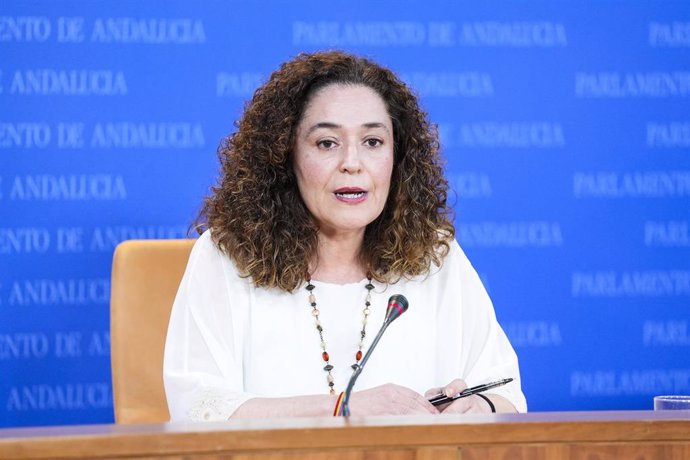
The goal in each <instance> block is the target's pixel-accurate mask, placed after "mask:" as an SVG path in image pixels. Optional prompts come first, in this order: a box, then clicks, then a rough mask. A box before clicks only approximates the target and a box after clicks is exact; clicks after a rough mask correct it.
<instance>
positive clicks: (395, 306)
mask: <svg viewBox="0 0 690 460" xmlns="http://www.w3.org/2000/svg"><path fill="white" fill-rule="evenodd" d="M407 307H409V303H408V302H407V299H406V298H405V296H404V295H402V294H394V295H392V296H391V297H390V299H388V308H387V309H386V318H385V319H384V320H383V324H382V325H381V329H380V330H379V333H378V334H376V337H375V338H374V341H373V342H371V346H370V347H369V349H368V350H367V352H366V354H365V355H364V358H362V361H361V362H360V364H359V366H357V367H356V368H355V371H354V372H353V373H352V377H350V381H349V382H348V383H347V388H346V389H345V395H343V404H342V409H341V411H342V414H343V415H344V416H345V417H349V416H350V405H349V403H350V394H352V388H354V386H355V382H356V381H357V378H358V377H359V374H361V373H362V369H364V365H365V364H366V363H367V360H368V359H369V356H371V352H372V351H374V348H376V344H377V343H379V340H380V339H381V336H382V335H383V332H384V331H385V330H386V328H388V326H389V325H390V323H392V322H393V321H394V320H396V319H397V318H398V317H399V316H400V315H402V314H403V313H405V311H407Z"/></svg>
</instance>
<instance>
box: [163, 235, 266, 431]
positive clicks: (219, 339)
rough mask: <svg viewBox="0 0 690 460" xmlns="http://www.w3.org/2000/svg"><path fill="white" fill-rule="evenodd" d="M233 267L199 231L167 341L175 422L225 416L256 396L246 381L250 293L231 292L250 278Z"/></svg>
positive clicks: (168, 392)
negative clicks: (246, 322)
mask: <svg viewBox="0 0 690 460" xmlns="http://www.w3.org/2000/svg"><path fill="white" fill-rule="evenodd" d="M231 267H232V264H231V263H230V261H229V260H228V259H227V257H226V256H225V255H223V254H222V253H221V252H220V251H219V250H218V248H217V247H216V246H215V244H214V243H213V241H212V240H211V238H210V233H209V232H208V231H207V232H205V233H204V234H203V235H201V237H200V238H199V240H198V241H197V242H196V243H195V245H194V248H193V249H192V253H191V255H190V258H189V262H188V264H187V268H186V270H185V273H184V276H183V278H182V282H181V283H180V287H179V289H178V292H177V296H176V297H175V302H174V304H173V308H172V313H171V316H170V324H169V326H168V335H167V340H166V343H165V357H164V363H163V380H164V384H165V393H166V398H167V401H168V408H169V410H170V416H171V420H193V421H207V420H208V421H215V420H227V419H228V418H229V417H230V416H231V415H232V414H233V413H234V412H235V410H236V409H237V408H238V407H239V406H240V405H242V404H243V403H244V402H245V401H246V400H247V399H250V398H252V397H253V395H251V394H249V393H246V392H245V391H244V384H243V381H244V378H243V366H242V362H243V359H242V356H243V346H242V343H243V339H244V338H243V330H244V327H243V326H244V323H245V320H246V308H247V305H246V302H247V296H246V295H244V296H242V295H237V294H238V293H237V292H234V291H233V289H235V291H238V290H239V291H241V289H238V287H239V288H244V285H246V280H245V279H243V278H240V277H239V276H237V273H236V272H234V270H232V269H231ZM233 275H234V276H233ZM228 278H234V279H228ZM240 294H241V292H240ZM231 299H232V301H231ZM243 299H244V300H243Z"/></svg>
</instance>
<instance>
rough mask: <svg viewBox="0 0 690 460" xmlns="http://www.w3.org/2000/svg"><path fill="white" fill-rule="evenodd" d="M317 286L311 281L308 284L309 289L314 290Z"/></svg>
mask: <svg viewBox="0 0 690 460" xmlns="http://www.w3.org/2000/svg"><path fill="white" fill-rule="evenodd" d="M315 287H316V286H314V285H313V284H311V283H309V284H307V291H313V290H314V288H315Z"/></svg>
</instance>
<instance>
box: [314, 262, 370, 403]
mask: <svg viewBox="0 0 690 460" xmlns="http://www.w3.org/2000/svg"><path fill="white" fill-rule="evenodd" d="M315 287H316V286H314V285H313V284H311V277H310V276H307V287H306V289H307V291H308V292H309V304H310V305H311V308H312V310H311V314H312V316H313V317H314V325H315V326H316V330H317V332H318V333H319V339H321V349H322V350H323V352H322V353H321V358H322V359H323V360H324V362H325V363H326V365H325V366H324V367H323V370H324V371H326V382H328V391H329V393H330V394H332V395H334V394H335V390H334V389H333V387H334V386H335V382H334V379H333V374H332V373H331V371H332V370H333V365H332V364H331V362H330V356H329V355H328V352H327V351H326V342H325V341H324V340H323V327H322V326H321V321H319V314H320V312H319V309H318V308H316V296H315V295H314V288H315ZM364 288H365V289H366V290H367V296H366V298H365V300H364V309H363V310H362V316H363V319H362V330H361V331H359V335H360V339H359V343H358V345H357V352H356V353H355V363H354V364H353V365H352V366H351V367H352V370H353V371H355V370H356V369H357V368H358V367H359V361H360V360H361V359H362V347H363V346H364V337H366V335H367V321H368V320H367V318H368V317H369V306H371V291H372V289H374V285H373V284H371V276H369V275H367V284H366V286H364Z"/></svg>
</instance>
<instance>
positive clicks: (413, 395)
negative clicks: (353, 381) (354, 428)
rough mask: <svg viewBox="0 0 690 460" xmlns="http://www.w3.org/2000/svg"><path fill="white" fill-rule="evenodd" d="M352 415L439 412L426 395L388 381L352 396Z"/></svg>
mask: <svg viewBox="0 0 690 460" xmlns="http://www.w3.org/2000/svg"><path fill="white" fill-rule="evenodd" d="M350 412H351V413H352V415H405V414H438V413H439V411H438V409H437V408H436V407H434V406H433V405H432V404H431V403H430V402H429V401H428V400H427V399H426V398H425V397H424V396H422V395H420V394H419V393H417V392H415V391H413V390H410V389H409V388H406V387H403V386H400V385H395V384H393V383H387V384H385V385H381V386H378V387H374V388H370V389H368V390H364V391H358V392H356V393H352V396H350Z"/></svg>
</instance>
